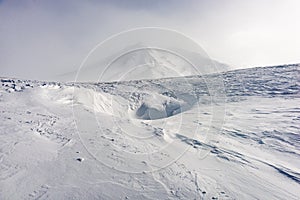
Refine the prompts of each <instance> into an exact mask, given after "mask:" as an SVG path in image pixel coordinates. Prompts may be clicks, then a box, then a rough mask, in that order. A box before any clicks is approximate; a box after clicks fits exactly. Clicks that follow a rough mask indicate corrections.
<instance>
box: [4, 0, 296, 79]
mask: <svg viewBox="0 0 300 200" xmlns="http://www.w3.org/2000/svg"><path fill="white" fill-rule="evenodd" d="M299 8H300V1H299V0H248V1H246V0H218V1H217V0H191V1H189V0H186V1H183V0H173V1H172V0H160V1H158V0H152V1H150V0H148V1H146V0H128V1H125V0H123V1H122V0H115V1H114V0H102V1H101V0H99V1H97V0H85V1H83V0H82V1H80V0H65V1H64V0H49V1H47V0H26V1H25V0H23V1H22V0H0V76H11V77H20V78H32V79H49V78H50V79H51V78H53V77H55V76H56V75H59V74H61V73H65V72H69V71H72V70H74V69H77V68H78V66H79V65H80V62H81V61H82V60H83V59H84V57H85V56H86V55H87V53H88V52H89V51H90V50H91V49H92V48H93V47H94V46H95V45H96V44H97V43H99V42H101V41H103V40H105V39H106V38H107V37H109V36H111V35H113V34H116V33H118V32H120V31H124V30H127V29H131V28H136V27H144V26H146V27H152V26H154V27H163V28H168V29H174V30H177V31H179V32H181V33H183V34H185V35H187V36H189V37H191V38H193V39H194V40H195V41H196V42H197V43H199V45H201V46H202V48H203V49H204V50H205V51H206V52H207V53H208V55H209V56H210V57H211V58H214V59H216V60H218V61H220V62H224V63H227V64H229V65H231V66H232V67H233V68H245V67H254V66H265V65H277V64H284V63H300V38H299V35H300V12H299Z"/></svg>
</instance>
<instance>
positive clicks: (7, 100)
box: [0, 59, 300, 199]
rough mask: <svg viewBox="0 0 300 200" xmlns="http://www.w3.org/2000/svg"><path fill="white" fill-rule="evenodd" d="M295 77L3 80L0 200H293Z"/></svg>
mask: <svg viewBox="0 0 300 200" xmlns="http://www.w3.org/2000/svg"><path fill="white" fill-rule="evenodd" d="M155 60H157V59H155ZM299 68H300V66H299V65H287V66H275V67H266V68H253V69H245V70H237V71H230V72H226V73H222V74H212V75H204V76H187V77H179V78H166V79H155V80H135V81H123V82H111V83H58V82H43V81H31V80H18V79H11V78H1V85H0V113H1V114H0V117H1V126H0V199H299V196H300V159H299V158H300V133H299V125H298V124H299V121H300V109H299V106H298V105H299V98H300V93H299V70H300V69H299ZM125 80H126V79H125ZM220 80H221V82H220Z"/></svg>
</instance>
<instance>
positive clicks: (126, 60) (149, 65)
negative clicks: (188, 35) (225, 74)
mask: <svg viewBox="0 0 300 200" xmlns="http://www.w3.org/2000/svg"><path fill="white" fill-rule="evenodd" d="M95 54H96V53H95ZM98 54H99V53H98ZM98 54H96V55H98ZM90 57H91V58H89V59H87V60H86V62H84V64H83V65H82V67H81V68H79V70H78V71H74V72H70V73H67V74H63V75H61V76H60V79H61V80H63V81H74V80H75V79H76V81H80V82H98V81H100V82H103V81H106V82H110V81H120V80H123V81H124V80H142V79H156V78H168V77H179V76H192V75H203V74H208V73H215V72H221V71H226V70H228V69H229V66H228V65H226V64H223V63H220V62H218V61H215V60H212V59H210V58H209V57H208V56H207V55H204V53H203V54H201V53H196V52H190V51H187V50H184V49H172V48H170V49H160V48H156V47H148V46H146V45H143V44H136V45H132V46H129V47H127V48H124V49H122V50H119V51H117V52H114V53H113V54H112V55H109V56H107V57H104V58H103V56H101V58H99V57H98V56H95V55H93V54H92V55H91V56H90Z"/></svg>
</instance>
